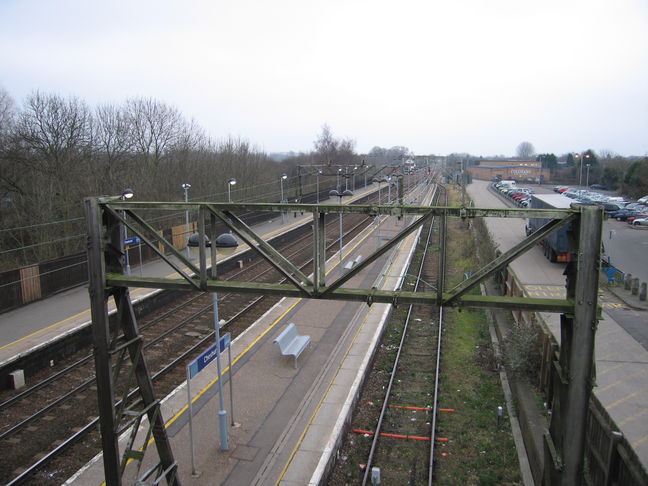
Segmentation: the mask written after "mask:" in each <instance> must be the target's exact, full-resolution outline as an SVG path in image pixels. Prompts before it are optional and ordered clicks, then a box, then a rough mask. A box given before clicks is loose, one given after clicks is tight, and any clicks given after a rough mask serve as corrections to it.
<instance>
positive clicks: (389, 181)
mask: <svg viewBox="0 0 648 486" xmlns="http://www.w3.org/2000/svg"><path fill="white" fill-rule="evenodd" d="M385 182H387V203H388V204H391V186H392V183H391V177H387V178H386V179H385Z"/></svg>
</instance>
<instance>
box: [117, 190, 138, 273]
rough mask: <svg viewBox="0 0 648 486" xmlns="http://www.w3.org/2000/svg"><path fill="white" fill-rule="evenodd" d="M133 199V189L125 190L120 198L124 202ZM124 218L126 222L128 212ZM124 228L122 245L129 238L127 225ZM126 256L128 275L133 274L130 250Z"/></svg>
mask: <svg viewBox="0 0 648 486" xmlns="http://www.w3.org/2000/svg"><path fill="white" fill-rule="evenodd" d="M132 197H133V190H132V189H124V192H122V194H121V196H119V199H121V200H122V201H125V200H126V199H130V198H132ZM122 216H123V217H124V220H126V211H122ZM122 228H123V229H124V232H123V237H122V244H123V243H124V241H126V238H128V233H127V229H126V225H125V224H124V225H122ZM124 256H125V257H126V261H125V263H126V275H130V274H131V267H130V261H129V259H128V250H127V249H125V250H124ZM141 267H142V262H141V261H140V268H141Z"/></svg>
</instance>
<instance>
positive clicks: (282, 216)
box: [279, 174, 288, 225]
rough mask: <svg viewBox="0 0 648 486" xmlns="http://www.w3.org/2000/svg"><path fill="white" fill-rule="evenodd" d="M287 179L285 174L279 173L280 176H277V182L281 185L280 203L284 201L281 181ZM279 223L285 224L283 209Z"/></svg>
mask: <svg viewBox="0 0 648 486" xmlns="http://www.w3.org/2000/svg"><path fill="white" fill-rule="evenodd" d="M286 179H288V176H287V175H286V174H281V177H280V178H279V184H280V185H281V204H283V203H284V202H285V201H284V192H283V181H285V180H286ZM281 224H282V225H283V224H286V215H285V213H284V212H283V211H281Z"/></svg>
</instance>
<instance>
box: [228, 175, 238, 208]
mask: <svg viewBox="0 0 648 486" xmlns="http://www.w3.org/2000/svg"><path fill="white" fill-rule="evenodd" d="M235 184H236V179H234V178H233V177H232V178H231V179H230V180H229V181H227V202H228V203H231V202H232V186H233V185H235Z"/></svg>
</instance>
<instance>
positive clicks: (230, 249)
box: [187, 233, 238, 451]
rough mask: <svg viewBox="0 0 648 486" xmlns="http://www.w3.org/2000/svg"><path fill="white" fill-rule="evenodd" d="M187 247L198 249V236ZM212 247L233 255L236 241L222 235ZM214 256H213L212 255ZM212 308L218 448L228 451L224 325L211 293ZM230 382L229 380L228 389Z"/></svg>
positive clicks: (213, 271) (213, 265)
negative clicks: (222, 328) (222, 344)
mask: <svg viewBox="0 0 648 486" xmlns="http://www.w3.org/2000/svg"><path fill="white" fill-rule="evenodd" d="M187 246H188V247H191V249H192V250H193V251H196V250H198V249H199V248H200V234H199V233H194V234H193V235H191V236H190V237H189V241H188V242H187ZM205 246H206V247H210V246H211V241H209V238H208V237H207V235H205ZM214 246H215V247H216V248H217V250H218V252H220V254H221V255H230V254H232V253H234V251H235V250H236V247H237V246H238V241H237V240H236V237H235V236H234V235H233V234H232V233H223V234H221V235H219V236H218V237H217V238H216V241H215V244H214ZM214 255H215V254H214ZM216 266H217V261H216V258H215V257H214V261H212V262H211V278H212V280H216ZM212 306H213V307H214V335H215V337H216V368H217V370H218V406H219V410H218V424H219V430H220V448H221V450H222V451H227V450H229V443H228V433H227V410H225V399H224V397H223V376H222V367H221V351H220V328H221V326H222V325H223V324H224V323H225V320H224V319H222V320H221V319H219V316H218V293H217V292H212ZM231 386H232V380H231V379H230V387H231ZM230 400H232V404H231V408H232V409H233V408H234V405H233V397H232V392H231V388H230Z"/></svg>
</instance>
